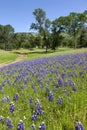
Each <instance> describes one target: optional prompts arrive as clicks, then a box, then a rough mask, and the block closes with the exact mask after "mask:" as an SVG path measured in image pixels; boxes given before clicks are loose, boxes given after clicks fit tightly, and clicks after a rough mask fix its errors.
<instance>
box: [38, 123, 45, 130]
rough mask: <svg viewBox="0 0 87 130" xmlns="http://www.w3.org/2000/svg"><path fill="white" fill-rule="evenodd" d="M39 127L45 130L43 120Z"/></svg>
mask: <svg viewBox="0 0 87 130" xmlns="http://www.w3.org/2000/svg"><path fill="white" fill-rule="evenodd" d="M39 129H40V130H46V125H45V123H44V122H42V123H41V124H40V126H39Z"/></svg>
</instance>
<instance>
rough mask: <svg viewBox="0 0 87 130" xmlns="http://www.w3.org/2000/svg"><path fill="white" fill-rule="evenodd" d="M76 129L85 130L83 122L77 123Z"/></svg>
mask: <svg viewBox="0 0 87 130" xmlns="http://www.w3.org/2000/svg"><path fill="white" fill-rule="evenodd" d="M75 130H84V127H83V125H82V123H81V122H77V123H76V125H75Z"/></svg>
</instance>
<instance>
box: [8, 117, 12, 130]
mask: <svg viewBox="0 0 87 130" xmlns="http://www.w3.org/2000/svg"><path fill="white" fill-rule="evenodd" d="M6 125H7V127H8V129H11V128H12V127H13V124H12V121H11V119H10V118H9V117H8V118H7V120H6Z"/></svg>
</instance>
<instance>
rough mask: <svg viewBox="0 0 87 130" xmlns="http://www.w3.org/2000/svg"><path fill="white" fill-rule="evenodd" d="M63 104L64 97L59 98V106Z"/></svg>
mask: <svg viewBox="0 0 87 130" xmlns="http://www.w3.org/2000/svg"><path fill="white" fill-rule="evenodd" d="M62 102H63V98H62V97H59V99H58V101H57V103H58V104H59V105H61V104H62Z"/></svg>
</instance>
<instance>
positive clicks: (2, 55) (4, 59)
mask: <svg viewBox="0 0 87 130" xmlns="http://www.w3.org/2000/svg"><path fill="white" fill-rule="evenodd" d="M17 57H18V55H17V54H14V53H12V52H10V51H3V50H0V63H9V62H12V61H15V60H16V58H17Z"/></svg>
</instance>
